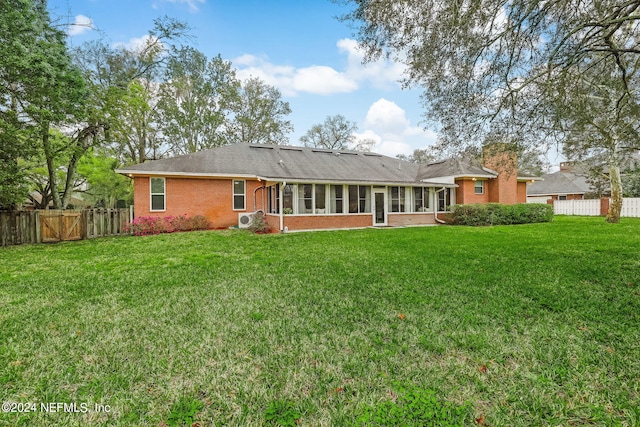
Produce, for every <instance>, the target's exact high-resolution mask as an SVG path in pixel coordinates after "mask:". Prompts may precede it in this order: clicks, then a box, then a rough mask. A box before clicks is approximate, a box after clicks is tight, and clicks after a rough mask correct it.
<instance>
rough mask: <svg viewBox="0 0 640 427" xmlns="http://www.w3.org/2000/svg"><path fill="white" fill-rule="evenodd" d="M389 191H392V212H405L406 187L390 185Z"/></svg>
mask: <svg viewBox="0 0 640 427" xmlns="http://www.w3.org/2000/svg"><path fill="white" fill-rule="evenodd" d="M389 191H390V193H391V197H390V198H389V199H390V203H391V212H404V211H405V208H404V202H405V188H404V187H390V188H389Z"/></svg>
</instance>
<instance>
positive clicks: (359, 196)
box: [349, 185, 371, 213]
mask: <svg viewBox="0 0 640 427" xmlns="http://www.w3.org/2000/svg"><path fill="white" fill-rule="evenodd" d="M349 213H371V187H367V186H362V185H350V186H349Z"/></svg>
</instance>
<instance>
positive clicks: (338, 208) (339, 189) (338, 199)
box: [329, 185, 344, 213]
mask: <svg viewBox="0 0 640 427" xmlns="http://www.w3.org/2000/svg"><path fill="white" fill-rule="evenodd" d="M343 193H344V187H343V186H342V185H332V186H331V189H330V190H329V196H330V200H331V213H343V212H344V210H343V203H344V198H343Z"/></svg>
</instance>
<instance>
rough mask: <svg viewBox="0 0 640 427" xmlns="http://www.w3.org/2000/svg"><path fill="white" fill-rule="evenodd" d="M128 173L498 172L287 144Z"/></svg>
mask: <svg viewBox="0 0 640 427" xmlns="http://www.w3.org/2000/svg"><path fill="white" fill-rule="evenodd" d="M116 172H118V173H122V174H127V175H182V176H233V177H258V178H264V179H267V180H272V181H289V182H294V181H314V182H342V183H381V184H382V183H385V184H394V183H397V184H418V183H423V184H433V185H439V186H442V185H444V186H454V184H442V183H437V182H432V181H430V180H434V181H437V180H436V178H442V177H452V176H453V177H461V176H472V177H478V178H481V177H486V178H495V177H497V176H498V173H497V172H495V171H493V170H491V169H488V168H485V167H483V166H482V165H481V164H480V163H479V162H477V161H475V160H468V159H461V158H453V159H448V160H444V161H441V162H436V163H431V164H417V163H411V162H407V161H404V160H399V159H397V158H393V157H388V156H383V155H382V154H377V153H369V152H362V151H344V150H340V151H338V150H323V149H316V148H308V147H295V146H283V145H258V144H233V145H226V146H223V147H218V148H213V149H210V150H203V151H199V152H197V153H192V154H187V155H183V156H177V157H172V158H169V159H161V160H152V161H147V162H145V163H141V164H138V165H133V166H126V167H123V168H120V169H117V170H116Z"/></svg>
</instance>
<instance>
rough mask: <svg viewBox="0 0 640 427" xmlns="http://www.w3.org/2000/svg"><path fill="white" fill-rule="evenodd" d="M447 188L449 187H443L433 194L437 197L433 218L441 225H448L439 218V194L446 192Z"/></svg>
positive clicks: (434, 203) (434, 202)
mask: <svg viewBox="0 0 640 427" xmlns="http://www.w3.org/2000/svg"><path fill="white" fill-rule="evenodd" d="M446 188H447V187H442V188H441V189H439V190H437V191H436V192H435V193H433V194H434V195H435V200H434V201H433V217H434V218H435V220H436V222H438V223H440V224H446V222H445V221H443V220H441V219H440V218H438V193H439V192H441V191H444V190H445V189H446ZM445 203H446V202H445Z"/></svg>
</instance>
